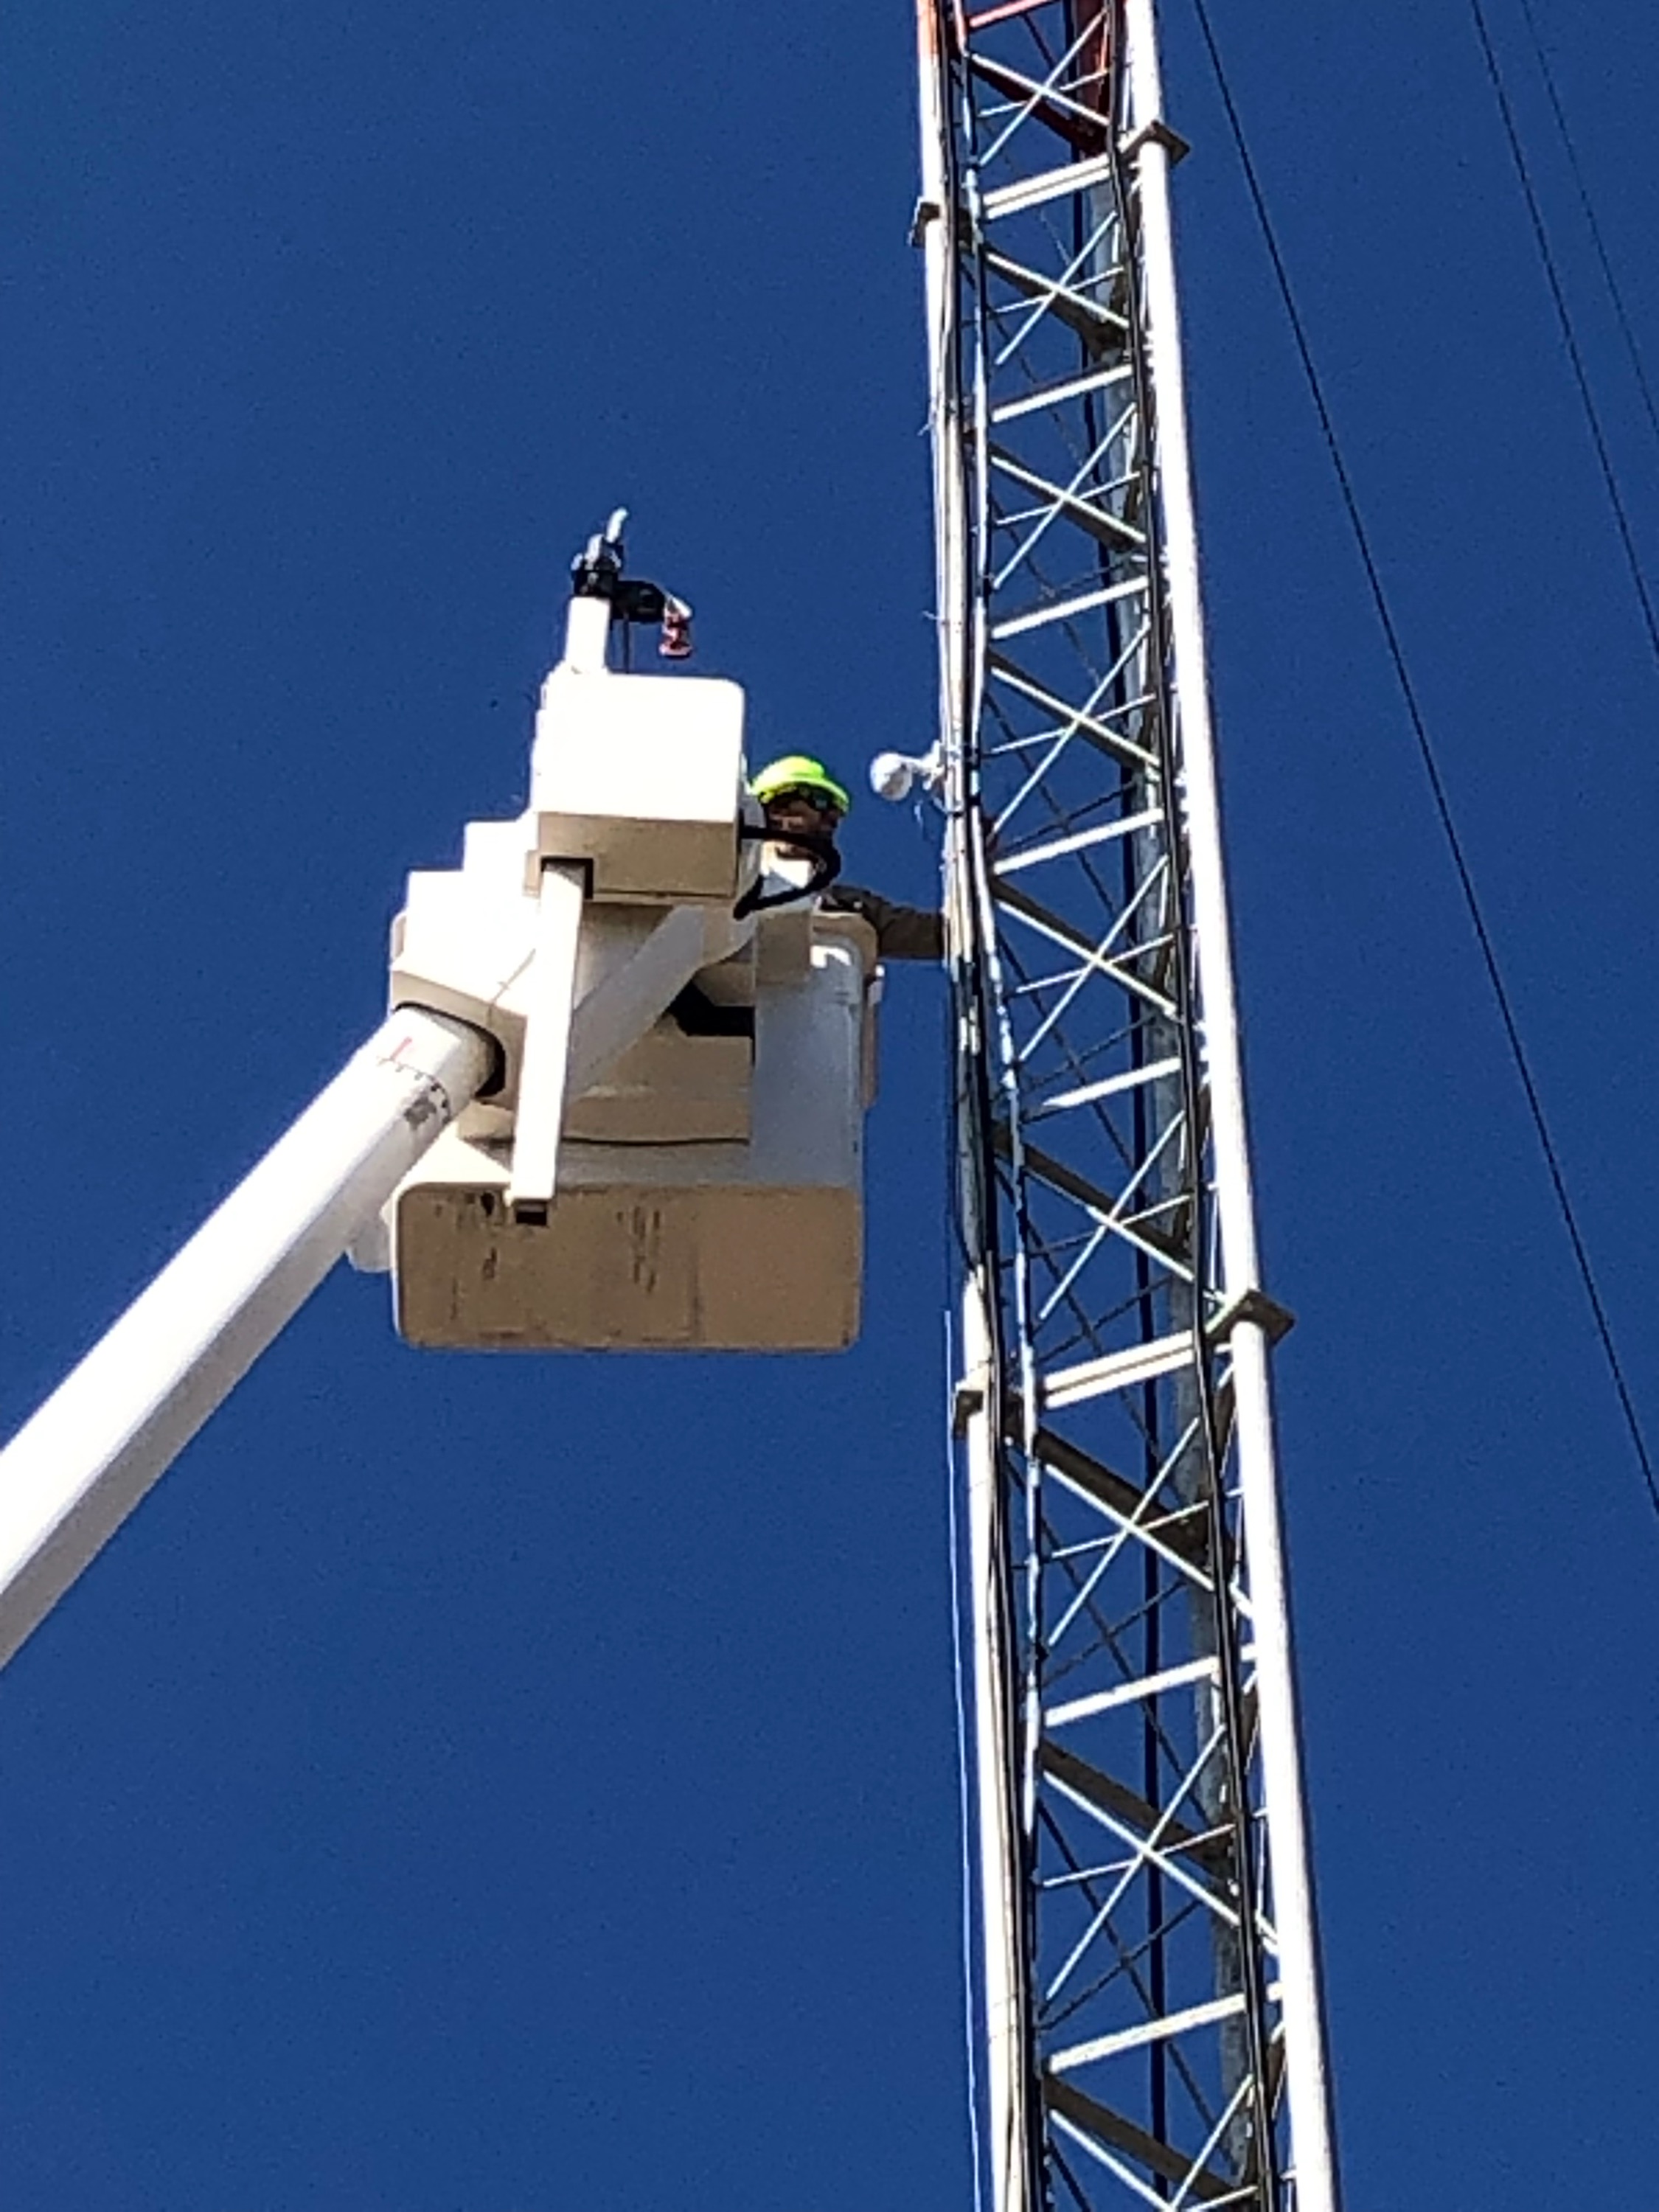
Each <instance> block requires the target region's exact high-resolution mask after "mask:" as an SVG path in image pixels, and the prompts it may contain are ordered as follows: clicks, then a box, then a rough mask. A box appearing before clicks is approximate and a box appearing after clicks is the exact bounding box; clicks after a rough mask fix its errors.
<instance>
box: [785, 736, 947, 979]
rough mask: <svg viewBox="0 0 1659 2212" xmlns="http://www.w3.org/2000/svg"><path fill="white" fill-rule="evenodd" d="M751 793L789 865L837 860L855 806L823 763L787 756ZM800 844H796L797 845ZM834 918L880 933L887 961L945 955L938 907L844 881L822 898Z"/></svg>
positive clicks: (799, 755)
mask: <svg viewBox="0 0 1659 2212" xmlns="http://www.w3.org/2000/svg"><path fill="white" fill-rule="evenodd" d="M750 788H751V789H752V790H753V792H754V794H755V796H756V798H757V799H758V800H759V801H760V803H761V805H762V807H763V809H764V811H765V815H766V833H767V837H768V841H769V843H771V844H772V845H773V846H774V847H775V848H776V850H777V853H778V854H779V855H780V857H781V858H782V859H784V860H819V861H822V860H825V859H826V858H829V857H834V858H835V859H836V860H837V861H838V860H839V855H838V854H836V831H837V830H838V829H840V827H841V825H842V822H843V821H844V820H845V818H846V817H847V814H848V811H849V809H850V808H851V805H852V801H851V799H849V798H848V795H847V792H846V790H845V788H844V787H843V786H842V785H841V784H839V783H837V782H836V779H835V778H834V776H832V775H830V773H829V769H827V768H825V766H824V764H823V762H822V761H818V760H813V759H811V758H810V757H809V756H808V755H806V754H805V753H787V754H786V755H785V756H784V757H783V758H782V759H781V760H775V761H770V762H769V763H768V764H767V765H766V767H764V768H763V769H762V770H761V771H760V773H759V775H757V776H756V777H755V779H754V781H753V783H752V785H751V786H750ZM797 840H798V841H799V842H796V841H797ZM819 903H820V905H822V906H823V907H824V908H827V909H829V911H830V912H831V913H836V914H856V915H860V917H861V918H862V919H863V920H864V921H867V922H868V923H869V925H870V927H872V929H873V930H874V931H875V933H876V950H877V952H878V955H879V956H880V957H881V958H882V959H884V960H939V959H942V958H943V957H944V954H945V917H944V915H941V914H939V912H938V911H937V910H935V909H934V908H929V907H920V906H902V905H901V904H900V903H899V902H898V901H897V900H896V899H890V898H884V897H883V896H881V894H880V892H879V891H872V890H866V889H865V887H864V886H863V885H862V884H849V883H844V882H842V880H841V879H840V878H839V876H836V877H835V878H833V879H832V880H831V881H830V882H829V883H828V884H826V885H825V886H824V888H823V890H822V891H821V892H820V893H819Z"/></svg>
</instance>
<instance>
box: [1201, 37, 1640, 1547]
mask: <svg viewBox="0 0 1659 2212" xmlns="http://www.w3.org/2000/svg"><path fill="white" fill-rule="evenodd" d="M1470 4H1471V6H1472V8H1473V9H1474V13H1475V16H1476V19H1477V21H1478V23H1479V25H1480V31H1481V36H1482V40H1483V43H1485V44H1486V51H1487V54H1488V58H1489V60H1490V61H1491V65H1492V68H1493V70H1494V81H1495V82H1496V77H1495V70H1496V62H1495V60H1494V59H1492V56H1491V45H1490V41H1489V40H1486V25H1485V19H1484V17H1482V16H1481V15H1480V0H1470ZM1193 6H1194V11H1195V13H1196V15H1197V17H1198V25H1199V29H1200V32H1201V33H1202V34H1203V39H1204V45H1205V49H1206V52H1207V54H1208V57H1209V62H1210V67H1211V70H1212V72H1213V74H1214V76H1215V81H1216V88H1217V90H1218V92H1219V94H1220V95H1221V104H1222V106H1223V108H1224V109H1225V112H1226V117H1227V127H1228V129H1229V131H1230V132H1231V137H1232V141H1233V145H1234V148H1235V149H1236V151H1237V155H1238V159H1239V165H1240V167H1242V168H1243V172H1244V182H1245V185H1246V187H1247V189H1248V191H1249V197H1250V204H1251V206H1252V207H1253V209H1254V210H1255V218H1256V222H1257V224H1258V226H1259V228H1260V229H1261V237H1262V242H1263V244H1264V245H1265V246H1266V247H1267V258H1268V260H1269V261H1270V262H1271V263H1272V264H1273V276H1274V279H1275V281H1276V283H1277V284H1278V288H1279V299H1280V301H1282V303H1283V305H1284V308H1285V318H1286V320H1287V321H1288V322H1289V325H1290V328H1291V337H1292V339H1293V340H1294V342H1295V344H1296V349H1297V356H1298V358H1299V359H1300V361H1301V363H1302V372H1303V374H1304V378H1305V379H1306V380H1307V386H1308V391H1309V394H1310V398H1312V401H1313V405H1314V412H1315V414H1316V416H1318V419H1319V427H1320V430H1321V433H1322V436H1323V438H1324V442H1325V450H1326V453H1328V456H1329V459H1330V463H1331V468H1332V471H1333V472H1334V475H1335V477H1336V482H1337V489H1338V490H1339V492H1340V495H1341V499H1342V506H1343V508H1344V511H1345V513H1346V515H1347V519H1348V526H1349V529H1350V530H1351V531H1352V534H1353V540H1354V544H1355V546H1356V547H1357V549H1358V554H1359V559H1360V565H1361V566H1362V568H1364V572H1365V580H1366V583H1367V584H1368V586H1370V596H1371V603H1372V605H1373V606H1374V608H1375V609H1376V618H1377V623H1378V625H1379V627H1380V628H1381V629H1382V632H1383V642H1384V644H1385V645H1386V647H1387V648H1388V654H1389V661H1390V662H1391V664H1392V665H1393V668H1394V673H1395V681H1396V683H1397V684H1399V687H1400V695H1401V699H1402V700H1403V702H1404V703H1405V708H1406V714H1407V720H1409V722H1410V724H1411V726H1412V733H1413V737H1414V738H1416V740H1417V750H1418V753H1419V757H1420V758H1421V760H1422V763H1423V768H1424V771H1425V774H1426V775H1427V777H1428V781H1429V790H1430V792H1431V795H1432V797H1433V800H1434V808H1435V813H1436V816H1437V818H1438V820H1439V823H1440V828H1441V830H1442V833H1443V836H1444V837H1445V840H1446V847H1447V850H1448V851H1449V854H1450V855H1451V862H1452V867H1453V869H1454V871H1455V874H1456V877H1457V882H1458V888H1459V889H1460V890H1461V891H1462V895H1463V903H1464V907H1465V908H1466V910H1467V911H1468V917H1469V922H1470V926H1471V927H1472V928H1473V930H1474V940H1475V944H1476V945H1477V946H1478V948H1479V950H1480V959H1481V964H1482V965H1483V966H1484V968H1485V969H1486V980H1487V981H1488V983H1489V984H1490V985H1491V987H1492V997H1493V999H1494V1000H1495V1001H1496V1003H1497V1006H1498V1018H1499V1020H1500V1022H1501V1023H1502V1024H1503V1030H1504V1038H1505V1041H1506V1042H1507V1043H1508V1045H1509V1049H1510V1060H1511V1061H1512V1062H1513V1064H1514V1066H1515V1072H1516V1075H1517V1077H1518V1078H1519V1079H1520V1083H1521V1088H1522V1092H1523V1094H1524V1096H1525V1097H1526V1102H1527V1111H1528V1115H1530V1117H1531V1120H1532V1125H1533V1128H1534V1133H1536V1135H1537V1138H1538V1142H1539V1145H1540V1147H1541V1150H1542V1152H1543V1155H1544V1164H1545V1167H1546V1169H1547V1170H1548V1174H1549V1179H1550V1185H1551V1188H1552V1189H1553V1191H1554V1193H1555V1202H1556V1206H1557V1208H1558V1210H1559V1214H1560V1217H1561V1223H1562V1226H1563V1227H1564V1228H1565V1231H1566V1234H1567V1242H1568V1243H1569V1244H1570V1245H1571V1249H1572V1256H1573V1261H1574V1264H1575V1266H1576V1267H1577V1272H1578V1279H1579V1281H1580V1282H1581V1284H1582V1285H1583V1291H1584V1296H1585V1298H1586V1299H1587V1301H1588V1303H1589V1310H1590V1316H1591V1319H1592V1321H1593V1322H1594V1324H1595V1334H1596V1339H1597V1340H1598V1342H1599V1343H1600V1345H1601V1355H1602V1358H1603V1359H1604V1360H1605V1362H1606V1364H1607V1373H1608V1376H1609V1377H1610V1378H1611V1380H1612V1383H1613V1395H1614V1396H1615V1397H1616V1398H1617V1400H1618V1401H1619V1407H1620V1412H1621V1413H1622V1414H1623V1416H1624V1421H1625V1427H1626V1431H1627V1432H1628V1434H1629V1437H1630V1441H1631V1447H1632V1450H1633V1451H1634V1452H1635V1454H1636V1459H1637V1464H1638V1466H1639V1467H1640V1468H1641V1470H1642V1479H1643V1480H1644V1482H1645V1483H1646V1485H1647V1491H1648V1498H1649V1500H1650V1503H1651V1504H1652V1506H1653V1510H1654V1511H1655V1513H1656V1514H1659V1471H1656V1468H1655V1465H1654V1459H1653V1455H1652V1453H1651V1452H1650V1449H1649V1448H1648V1442H1647V1438H1646V1436H1645V1435H1644V1431H1643V1428H1642V1422H1641V1418H1640V1416H1639V1415H1638V1413H1637V1410H1636V1401H1635V1399H1634V1397H1633V1396H1632V1392H1631V1388H1630V1383H1629V1382H1628V1380H1627V1378H1626V1374H1625V1367H1624V1362H1623V1361H1622V1360H1621V1359H1620V1356H1619V1347H1618V1345H1617V1342H1616V1341H1615V1340H1614V1337H1613V1323H1612V1321H1611V1319H1610V1318H1609V1316H1608V1313H1607V1306H1606V1304H1605V1302H1604V1301H1603V1298H1602V1296H1601V1286H1600V1285H1599V1284H1598V1282H1597V1280H1596V1277H1595V1268H1594V1267H1593V1266H1592V1265H1591V1262H1590V1255H1589V1246H1588V1245H1587V1244H1586V1243H1585V1241H1584V1235H1583V1230H1582V1229H1581V1228H1580V1226H1579V1223H1578V1215H1577V1208H1576V1207H1575V1206H1574V1205H1573V1202H1572V1196H1571V1192H1570V1191H1569V1190H1568V1188H1567V1181H1566V1176H1565V1170H1563V1168H1562V1164H1561V1156H1560V1153H1559V1152H1558V1150H1557V1148H1556V1143H1555V1139H1554V1137H1553V1134H1552V1133H1551V1130H1550V1125H1549V1121H1548V1118H1547V1115H1546V1114H1545V1112H1544V1102H1543V1099H1542V1097H1541V1095H1540V1092H1539V1089H1538V1085H1537V1081H1536V1079H1535V1078H1534V1074H1533V1072H1532V1064H1531V1062H1530V1060H1528V1056H1527V1050H1526V1047H1525V1045H1524V1044H1523V1043H1522V1038H1521V1029H1520V1024H1519V1022H1518V1020H1517V1018H1516V1012H1515V1006H1514V1002H1513V1001H1512V1000H1511V999H1510V990H1509V986H1508V984H1507V983H1506V982H1505V981H1504V971H1503V969H1502V967H1501V965H1500V964H1499V962H1498V948H1497V946H1496V945H1495V944H1494V942H1493V940H1492V932H1491V930H1490V929H1489V928H1488V927H1487V925H1486V913H1485V910H1484V909H1483V908H1482V906H1481V903H1480V895H1479V893H1478V892H1477V891H1476V890H1475V886H1474V874H1473V872H1472V871H1471V869H1470V866H1469V862H1468V855H1467V854H1466V853H1465V851H1464V849H1463V841H1462V837H1461V836H1460V835H1459V833H1458V829H1457V823H1456V821H1455V817H1454V816H1453V814H1452V809H1451V799H1450V796H1449V793H1448V791H1447V788H1446V783H1445V779H1444V777H1443V775H1442V774H1441V770H1440V764H1439V761H1438V759H1437V757H1436V754H1435V750H1434V746H1433V744H1432V742H1431V739H1430V737H1429V731H1428V725H1427V722H1426V721H1425V719H1424V714H1423V708H1422V705H1421V702H1419V698H1418V695H1417V686H1416V684H1415V683H1414V682H1413V678H1412V673H1411V669H1410V666H1409V665H1408V664H1407V659H1406V651H1405V647H1404V645H1403V643H1402V641H1401V635H1400V631H1399V629H1398V626H1397V625H1396V623H1395V618H1394V611H1393V609H1392V607H1391V606H1390V605H1389V596H1388V593H1387V592H1386V591H1385V590H1384V589H1383V577H1382V572H1381V571H1380V569H1379V568H1378V567H1377V564H1376V555H1375V554H1374V553H1373V551H1372V550H1371V542H1370V532H1368V531H1367V529H1366V527H1365V522H1364V516H1363V515H1362V513H1361V512H1360V507H1359V500H1358V494H1357V492H1356V491H1355V489H1354V483H1353V478H1352V476H1351V475H1350V474H1349V471H1348V465H1347V462H1346V459H1345V458H1344V455H1343V452H1342V447H1341V443H1340V440H1339V439H1338V437H1337V435H1336V424H1335V422H1334V420H1333V418H1332V415H1331V410H1330V407H1329V404H1328V402H1327V400H1326V398H1325V387H1324V384H1323V381H1322V379H1321V376H1320V374H1319V370H1318V368H1317V367H1316V363H1315V361H1314V356H1313V349H1312V347H1311V345H1310V343H1309V339H1308V331H1307V325H1306V324H1305V323H1304V321H1303V319H1302V311H1301V309H1300V308H1299V307H1298V306H1297V300H1296V295H1295V292H1294V291H1293V289H1291V279H1290V272H1289V270H1288V269H1287V268H1286V266H1285V257H1284V254H1283V252H1281V250H1280V247H1279V235H1278V233H1277V232H1276V231H1275V229H1274V228H1273V218H1272V216H1270V215H1269V213H1268V211H1267V197H1266V195H1265V193H1264V192H1263V191H1262V186H1261V177H1260V175H1259V173H1258V172H1257V169H1256V166H1255V157H1254V156H1253V155H1252V154H1251V152H1250V149H1249V141H1248V140H1247V139H1246V137H1245V136H1244V126H1243V121H1242V119H1241V118H1240V115H1239V112H1238V106H1237V101H1236V100H1234V98H1233V92H1232V87H1231V83H1230V82H1229V81H1228V77H1227V72H1226V68H1225V64H1224V63H1223V61H1222V58H1221V50H1220V47H1219V46H1218V44H1217V42H1216V35H1215V28H1214V26H1213V24H1212V21H1211V20H1210V11H1209V8H1208V6H1207V4H1206V0H1193ZM1498 96H1499V101H1500V104H1501V106H1502V109H1503V112H1504V118H1505V121H1506V123H1507V124H1508V125H1509V126H1510V145H1511V149H1512V150H1513V151H1514V152H1515V154H1516V160H1517V162H1520V161H1521V155H1520V151H1519V141H1518V140H1517V139H1516V137H1515V136H1514V130H1513V118H1512V117H1511V115H1510V109H1509V104H1508V101H1507V100H1505V99H1504V95H1503V91H1502V87H1501V84H1500V85H1499V86H1498ZM1522 178H1523V181H1524V183H1525V185H1526V189H1527V193H1528V205H1529V206H1530V207H1531V208H1532V209H1533V211H1534V225H1535V227H1536V228H1537V231H1538V234H1539V238H1540V241H1541V245H1542V244H1543V243H1544V241H1543V233H1542V218H1541V216H1539V215H1538V212H1537V203H1536V199H1535V197H1534V196H1533V193H1532V190H1531V182H1530V179H1529V178H1528V177H1527V176H1526V172H1525V168H1524V164H1523V163H1522ZM1544 251H1545V254H1546V267H1547V270H1548V271H1549V272H1550V276H1551V283H1552V289H1553V291H1554V293H1555V295H1556V305H1557V307H1558V310H1559V313H1560V314H1561V317H1562V321H1563V326H1564V330H1565V332H1566V337H1567V346H1568V351H1569V354H1570V356H1571V360H1572V362H1573V365H1574V368H1575V370H1576V371H1577V374H1578V379H1579V389H1580V392H1581V394H1582V395H1583V398H1584V400H1585V403H1586V405H1587V407H1588V408H1589V413H1590V420H1591V423H1592V426H1593V428H1594V432H1595V438H1596V445H1597V451H1598V453H1600V454H1601V459H1602V463H1603V468H1604V472H1605V473H1606V476H1607V483H1608V489H1609V490H1610V492H1611V493H1612V495H1613V505H1614V512H1615V513H1616V514H1617V515H1618V517H1619V518H1620V525H1621V529H1622V530H1623V532H1624V535H1625V539H1626V551H1627V552H1628V553H1629V555H1630V557H1631V562H1632V573H1633V574H1634V576H1635V579H1636V584H1637V589H1638V592H1639V593H1640V596H1641V599H1642V605H1643V608H1644V611H1645V613H1646V616H1647V621H1648V631H1649V636H1650V641H1651V642H1652V644H1653V647H1654V654H1655V659H1656V660H1659V623H1656V621H1655V619H1654V614H1653V610H1652V607H1651V605H1650V603H1649V600H1648V595H1647V590H1646V586H1645V584H1644V582H1643V580H1642V576H1641V571H1640V569H1639V568H1638V567H1637V565H1636V559H1635V549H1634V545H1633V544H1632V542H1631V540H1630V537H1629V526H1628V524H1627V522H1626V520H1625V512H1624V505H1623V501H1622V500H1620V497H1619V492H1618V486H1617V483H1616V481H1615V480H1614V479H1613V476H1612V471H1611V465H1610V464H1609V463H1608V462H1607V453H1606V446H1605V442H1604V441H1602V440H1601V435H1600V423H1599V419H1598V418H1597V417H1596V416H1595V410H1594V404H1593V403H1592V402H1591V401H1590V399H1589V384H1588V380H1587V379H1586V378H1585V376H1584V374H1583V361H1582V358H1581V356H1580V355H1579V353H1578V349H1577V341H1576V340H1575V339H1574V337H1573V336H1572V332H1571V321H1570V319H1569V318H1568V316H1567V312H1566V304H1565V299H1564V298H1563V297H1562V295H1561V292H1560V288H1559V280H1558V279H1557V277H1556V276H1555V264H1554V262H1553V258H1549V256H1548V251H1547V245H1546V246H1544Z"/></svg>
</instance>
